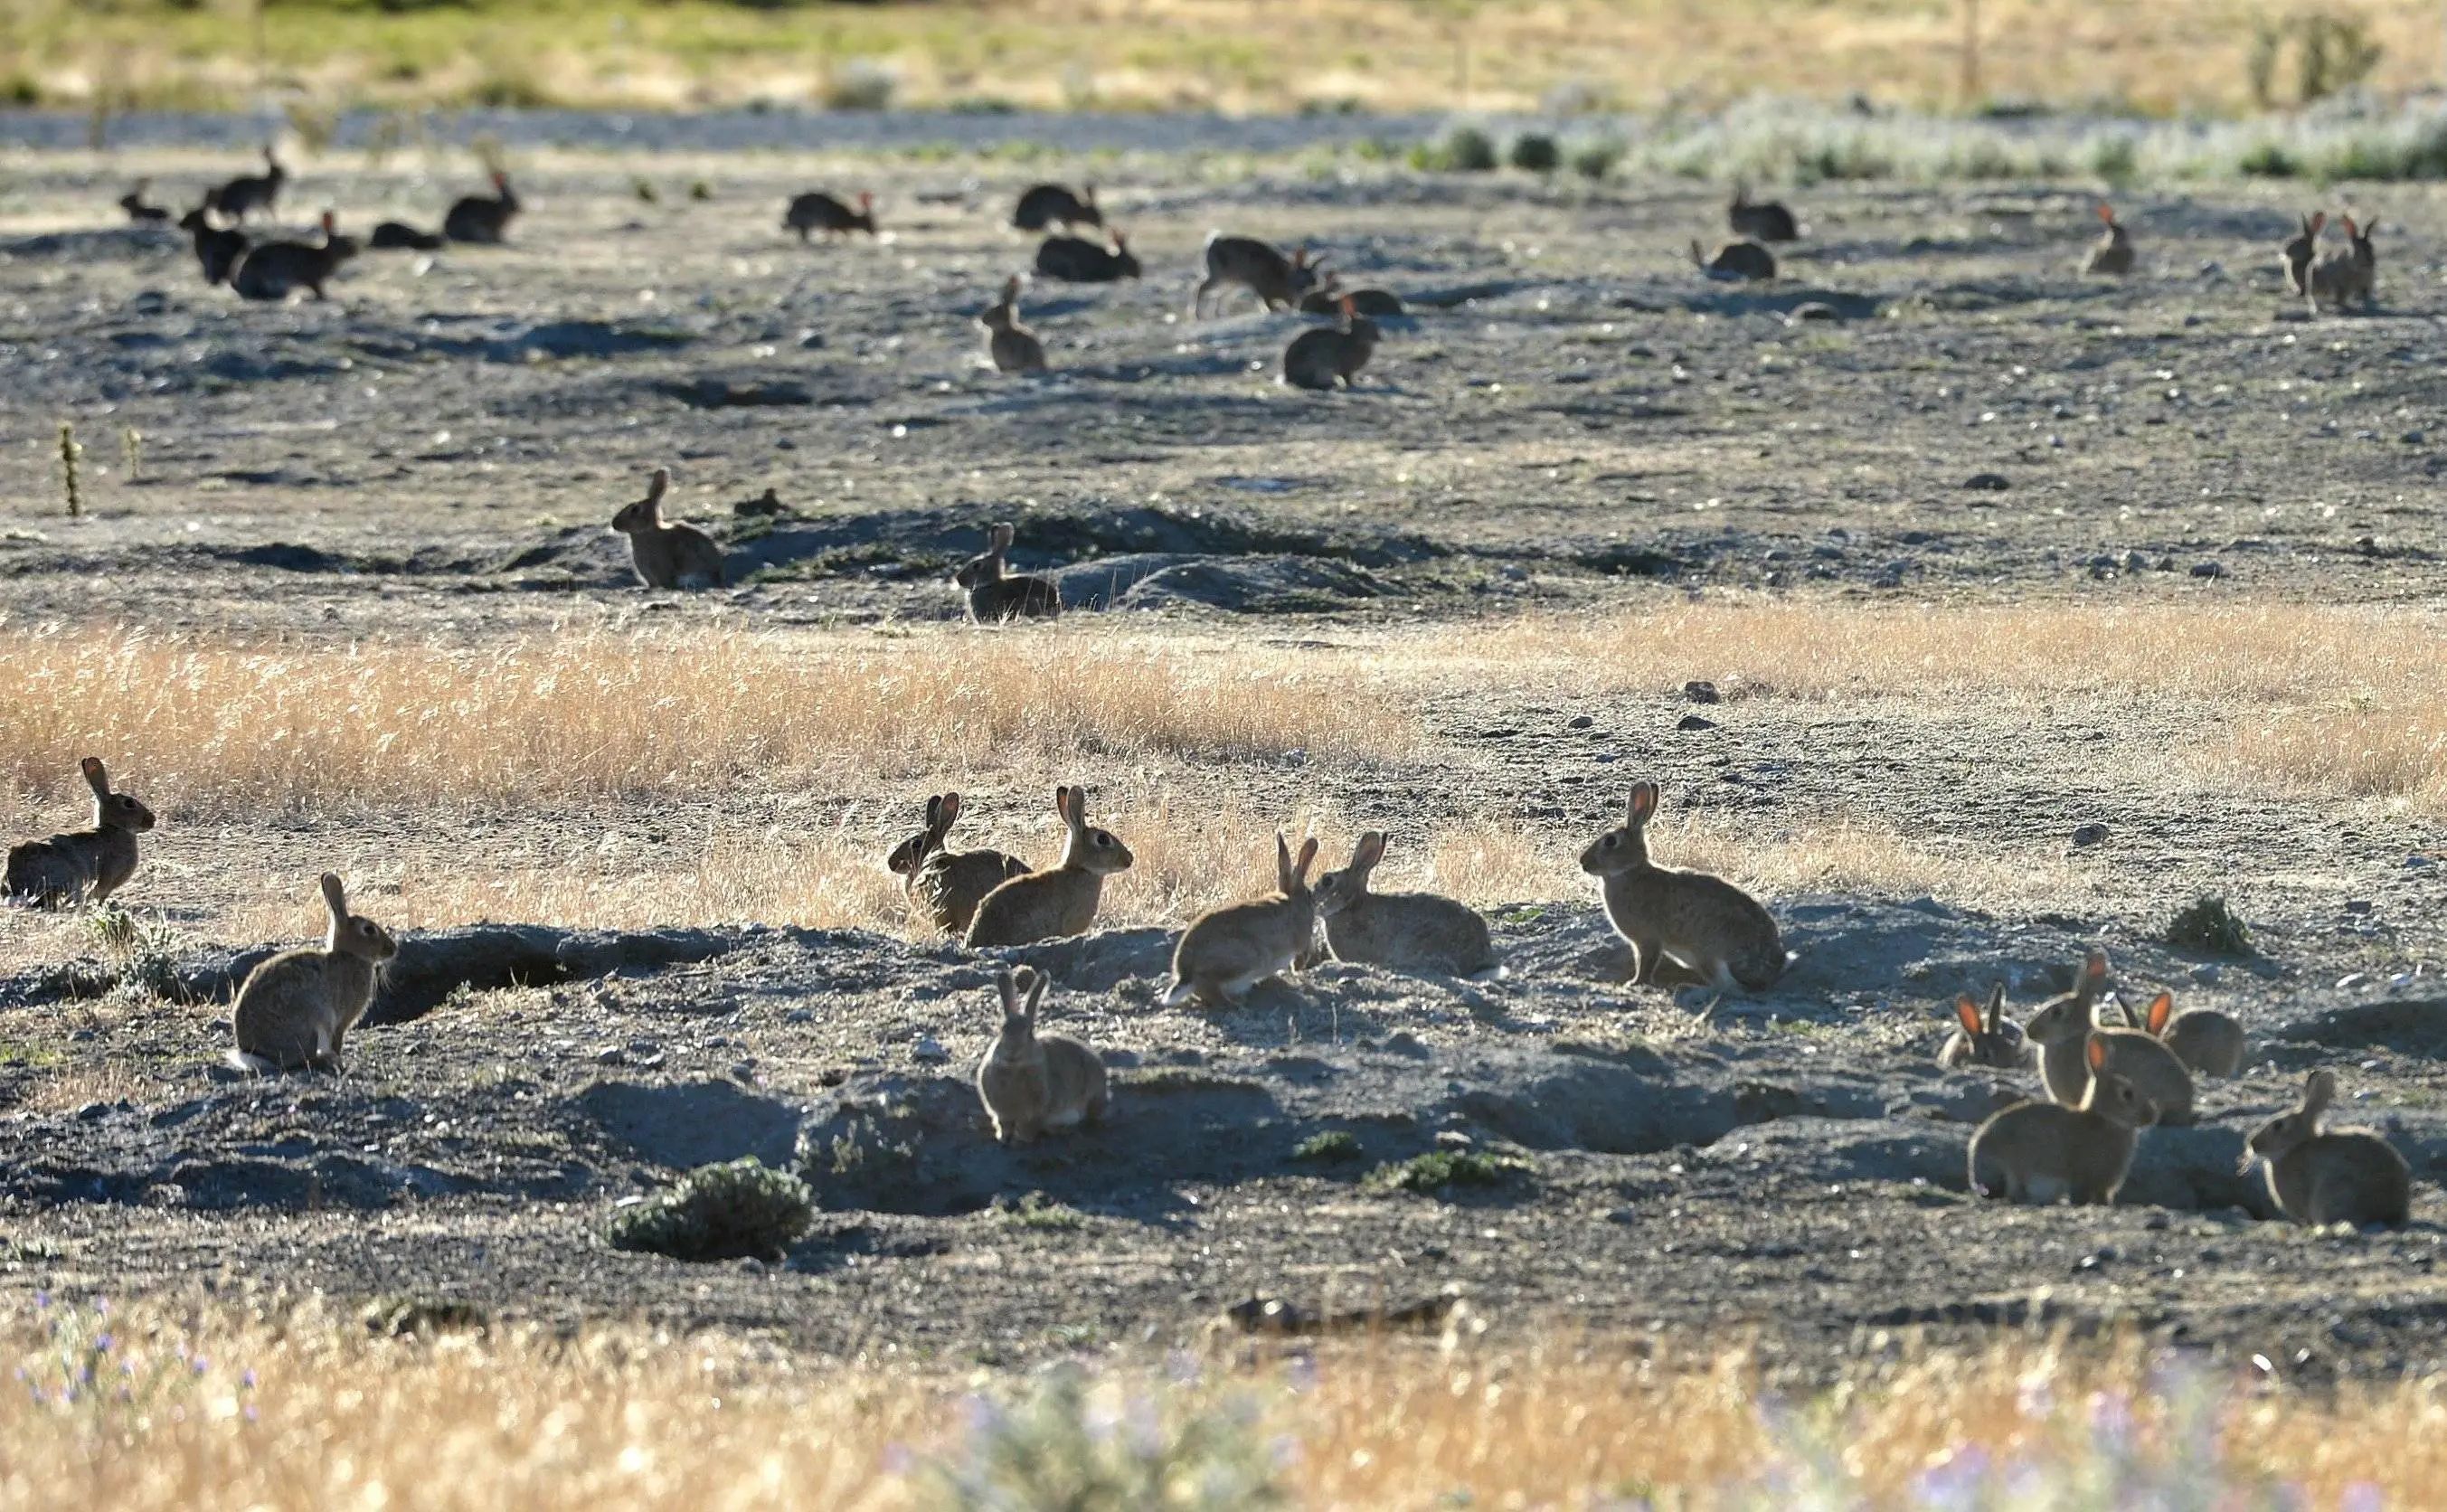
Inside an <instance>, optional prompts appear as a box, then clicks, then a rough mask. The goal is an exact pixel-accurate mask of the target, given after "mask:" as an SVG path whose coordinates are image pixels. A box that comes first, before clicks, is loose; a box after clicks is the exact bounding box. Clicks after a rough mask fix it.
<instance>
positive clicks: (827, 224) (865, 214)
mask: <svg viewBox="0 0 2447 1512" xmlns="http://www.w3.org/2000/svg"><path fill="white" fill-rule="evenodd" d="M782 229H783V230H785V231H795V232H797V233H798V234H799V239H800V240H801V241H805V240H806V239H807V233H808V232H810V231H821V232H823V233H824V234H825V236H827V237H832V238H836V239H846V238H847V237H848V236H849V235H850V234H851V233H852V232H857V231H863V232H865V233H866V234H867V235H868V236H874V235H875V234H876V233H875V196H873V195H871V194H861V195H860V196H859V197H858V208H857V209H856V210H852V209H851V208H850V207H849V206H847V205H845V204H843V203H842V202H841V201H840V200H838V199H836V198H833V197H832V196H830V195H828V194H826V193H825V192H824V191H823V190H821V189H818V190H814V191H812V192H810V193H807V194H803V195H801V196H799V197H798V198H794V199H792V200H791V201H790V208H789V210H788V211H787V213H785V214H784V215H783V217H782Z"/></svg>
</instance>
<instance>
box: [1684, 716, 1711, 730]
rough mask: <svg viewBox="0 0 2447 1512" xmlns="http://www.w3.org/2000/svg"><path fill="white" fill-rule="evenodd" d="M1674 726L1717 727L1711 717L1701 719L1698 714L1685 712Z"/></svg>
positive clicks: (1692, 727) (1689, 727)
mask: <svg viewBox="0 0 2447 1512" xmlns="http://www.w3.org/2000/svg"><path fill="white" fill-rule="evenodd" d="M1674 728H1676V729H1714V728H1717V722H1716V721H1715V720H1713V719H1703V718H1701V717H1700V716H1699V715H1698V714H1685V715H1683V716H1682V718H1681V720H1680V721H1679V723H1677V724H1676V725H1675V727H1674Z"/></svg>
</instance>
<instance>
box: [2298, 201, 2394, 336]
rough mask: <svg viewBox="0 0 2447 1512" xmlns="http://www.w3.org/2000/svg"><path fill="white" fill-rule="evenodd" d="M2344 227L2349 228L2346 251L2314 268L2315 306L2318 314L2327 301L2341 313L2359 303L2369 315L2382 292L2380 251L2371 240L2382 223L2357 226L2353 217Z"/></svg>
mask: <svg viewBox="0 0 2447 1512" xmlns="http://www.w3.org/2000/svg"><path fill="white" fill-rule="evenodd" d="M2342 224H2343V226H2344V228H2345V250H2344V251H2343V252H2336V253H2331V254H2329V255H2327V256H2325V257H2323V258H2321V259H2320V260H2319V261H2318V262H2317V263H2315V264H2313V265H2312V268H2311V273H2310V279H2311V293H2310V301H2311V306H2312V309H2313V310H2314V311H2315V312H2316V311H2317V310H2318V308H2319V304H2320V301H2321V300H2323V299H2325V300H2327V301H2328V302H2329V303H2330V304H2333V305H2335V306H2336V307H2337V308H2338V309H2339V310H2340V311H2342V310H2343V309H2344V308H2345V307H2346V306H2347V305H2349V304H2359V305H2360V306H2362V311H2363V312H2364V313H2368V312H2369V311H2370V310H2371V308H2372V307H2373V305H2374V304H2375V303H2376V302H2377V295H2378V292H2379V291H2378V280H2379V252H2378V251H2377V249H2375V248H2373V247H2372V246H2371V239H2370V238H2371V233H2372V232H2374V231H2377V230H2378V229H2379V222H2378V221H2376V220H2374V221H2372V222H2371V223H2370V224H2369V225H2367V226H2362V225H2356V224H2355V223H2354V217H2351V216H2345V217H2342Z"/></svg>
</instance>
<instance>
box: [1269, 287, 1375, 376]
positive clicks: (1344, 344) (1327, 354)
mask: <svg viewBox="0 0 2447 1512" xmlns="http://www.w3.org/2000/svg"><path fill="white" fill-rule="evenodd" d="M1341 309H1342V318H1341V319H1340V320H1338V321H1337V322H1336V323H1335V324H1333V325H1331V326H1321V327H1318V329H1316V330H1314V331H1301V332H1300V333H1299V335H1297V336H1294V337H1293V338H1292V344H1291V345H1290V346H1288V347H1285V348H1284V349H1283V382H1284V383H1285V384H1287V385H1289V386H1290V387H1294V388H1312V389H1319V390H1324V389H1332V388H1335V387H1343V388H1348V387H1352V380H1353V379H1355V378H1356V377H1357V376H1358V375H1359V369H1362V368H1365V367H1367V366H1368V359H1369V358H1370V357H1372V356H1374V355H1375V352H1376V340H1377V334H1378V332H1377V329H1376V322H1375V321H1373V320H1371V319H1369V318H1368V317H1367V316H1366V315H1363V314H1360V313H1359V312H1358V307H1357V301H1356V300H1355V299H1354V298H1352V297H1351V296H1350V295H1348V294H1346V295H1344V296H1343V300H1342V307H1341Z"/></svg>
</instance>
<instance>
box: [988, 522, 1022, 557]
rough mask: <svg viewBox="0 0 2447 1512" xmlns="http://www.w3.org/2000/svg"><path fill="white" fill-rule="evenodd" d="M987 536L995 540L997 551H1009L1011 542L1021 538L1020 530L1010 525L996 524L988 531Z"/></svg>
mask: <svg viewBox="0 0 2447 1512" xmlns="http://www.w3.org/2000/svg"><path fill="white" fill-rule="evenodd" d="M986 538H987V539H988V540H990V541H992V542H993V547H994V549H995V550H996V551H1007V550H1009V549H1010V547H1011V543H1012V542H1013V541H1014V540H1016V539H1019V532H1018V531H1016V530H1015V529H1013V528H1012V527H1011V526H1009V525H996V526H995V527H994V528H993V529H992V530H990V531H988V532H986Z"/></svg>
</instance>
